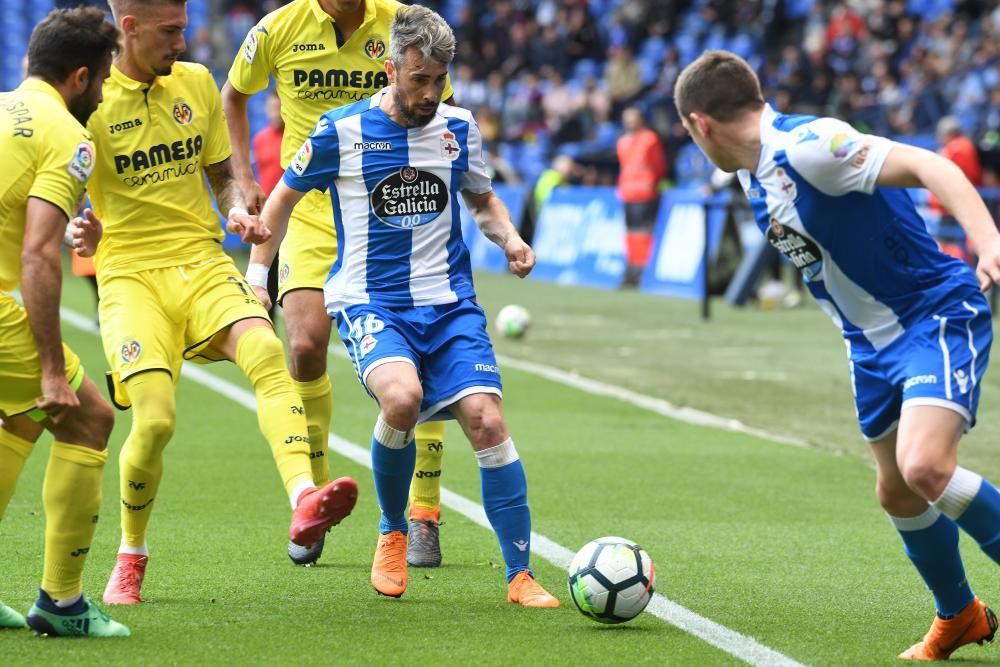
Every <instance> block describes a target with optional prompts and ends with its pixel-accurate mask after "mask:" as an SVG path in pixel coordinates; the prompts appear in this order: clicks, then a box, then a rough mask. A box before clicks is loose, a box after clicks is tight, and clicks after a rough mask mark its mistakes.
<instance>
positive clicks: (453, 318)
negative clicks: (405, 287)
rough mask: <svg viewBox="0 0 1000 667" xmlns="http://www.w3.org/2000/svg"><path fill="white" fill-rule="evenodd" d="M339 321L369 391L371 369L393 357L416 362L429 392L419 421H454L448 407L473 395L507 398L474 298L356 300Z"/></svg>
mask: <svg viewBox="0 0 1000 667" xmlns="http://www.w3.org/2000/svg"><path fill="white" fill-rule="evenodd" d="M336 321H337V329H338V330H339V331H340V339H341V340H342V341H343V343H344V346H345V347H346V348H347V353H348V355H349V356H350V357H351V361H352V362H353V363H354V369H355V371H357V374H358V380H359V381H360V382H361V385H362V386H363V387H364V388H365V391H368V394H369V395H371V391H369V390H368V384H367V380H368V374H369V373H371V372H372V370H374V369H375V368H377V367H378V366H380V365H382V364H385V363H389V362H393V361H403V362H408V363H410V364H413V366H414V367H415V368H416V369H417V375H418V376H419V378H420V383H421V385H422V387H423V390H424V400H423V403H422V404H421V407H420V422H425V421H433V420H440V419H452V418H453V415H452V414H451V412H450V411H449V409H448V407H449V406H450V405H452V404H453V403H455V402H456V401H458V400H460V399H461V398H464V397H465V396H469V395H471V394H482V393H489V394H497V395H498V396H502V391H503V387H502V385H501V383H500V368H499V367H498V366H497V360H496V355H495V354H494V353H493V344H492V343H491V342H490V337H489V334H488V333H487V331H486V326H487V321H486V314H485V313H484V312H483V309H482V308H480V307H479V304H477V303H476V302H475V301H473V300H471V299H464V300H460V301H458V302H456V303H449V304H444V305H439V306H417V307H413V308H387V307H384V306H375V305H371V304H357V305H351V306H347V307H346V308H344V309H342V310H340V311H338V312H337V317H336ZM373 398H374V397H373Z"/></svg>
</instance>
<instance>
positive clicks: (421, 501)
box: [410, 421, 444, 516]
mask: <svg viewBox="0 0 1000 667" xmlns="http://www.w3.org/2000/svg"><path fill="white" fill-rule="evenodd" d="M415 437H416V440H417V464H416V466H415V467H414V469H413V481H412V482H410V514H411V516H412V515H413V511H414V509H416V508H419V509H422V510H427V511H436V510H437V509H438V507H439V506H440V505H441V459H442V458H443V457H444V422H441V421H435V422H427V423H425V424H421V425H419V426H417V428H416V430H415Z"/></svg>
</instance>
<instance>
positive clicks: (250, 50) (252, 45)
mask: <svg viewBox="0 0 1000 667" xmlns="http://www.w3.org/2000/svg"><path fill="white" fill-rule="evenodd" d="M264 34H265V35H266V34H267V31H266V30H265V31H264ZM256 55H257V28H255V27H254V28H251V29H250V32H248V33H247V39H246V41H245V42H244V43H243V59H244V60H246V61H247V65H253V58H254V56H256Z"/></svg>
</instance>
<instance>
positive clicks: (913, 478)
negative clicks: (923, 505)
mask: <svg viewBox="0 0 1000 667" xmlns="http://www.w3.org/2000/svg"><path fill="white" fill-rule="evenodd" d="M899 470H900V472H901V473H902V475H903V479H904V480H906V485H907V486H908V487H909V488H911V489H913V491H915V492H916V493H919V494H920V495H921V496H922V497H923V498H924V499H926V500H928V501H934V500H937V499H938V498H939V497H940V496H941V493H942V492H944V488H945V487H946V486H947V485H948V481H949V480H950V479H951V476H952V475H953V474H954V472H955V469H954V465H953V464H951V463H950V462H948V461H946V460H939V459H935V458H933V457H929V456H926V455H923V454H921V453H914V454H913V455H910V456H907V457H906V458H904V459H903V460H902V461H900V464H899Z"/></svg>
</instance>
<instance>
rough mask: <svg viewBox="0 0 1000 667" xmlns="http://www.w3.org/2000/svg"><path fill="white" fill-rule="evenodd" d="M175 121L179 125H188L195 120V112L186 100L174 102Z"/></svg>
mask: <svg viewBox="0 0 1000 667" xmlns="http://www.w3.org/2000/svg"><path fill="white" fill-rule="evenodd" d="M174 120H175V121H176V122H177V124H178V125H187V124H188V123H190V122H191V121H192V120H194V111H192V110H191V106H190V105H189V104H188V103H187V102H185V101H184V100H177V101H175V102H174Z"/></svg>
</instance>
